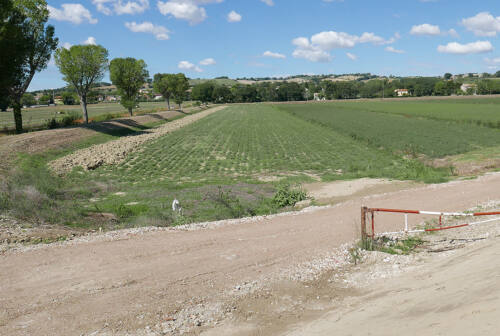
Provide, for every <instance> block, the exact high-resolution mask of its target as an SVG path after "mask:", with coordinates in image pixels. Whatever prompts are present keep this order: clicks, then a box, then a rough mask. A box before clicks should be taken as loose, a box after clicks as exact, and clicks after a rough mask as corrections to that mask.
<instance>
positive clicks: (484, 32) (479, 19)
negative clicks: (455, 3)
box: [462, 12, 500, 36]
mask: <svg viewBox="0 0 500 336" xmlns="http://www.w3.org/2000/svg"><path fill="white" fill-rule="evenodd" d="M462 24H463V25H464V26H465V28H467V30H469V31H472V32H473V33H474V34H476V35H477V36H496V35H497V33H499V32H500V16H498V17H494V16H493V15H491V14H490V13H489V12H481V13H479V14H477V15H476V16H473V17H470V18H466V19H463V20H462Z"/></svg>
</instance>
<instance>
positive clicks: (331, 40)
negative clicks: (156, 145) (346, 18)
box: [311, 31, 359, 50]
mask: <svg viewBox="0 0 500 336" xmlns="http://www.w3.org/2000/svg"><path fill="white" fill-rule="evenodd" d="M358 39H359V38H358V37H357V36H354V35H349V34H347V33H343V32H335V31H324V32H321V33H318V34H315V35H313V36H312V37H311V42H312V44H315V45H317V46H318V47H320V48H321V49H323V50H331V49H335V48H352V47H354V46H355V45H356V42H357V41H358Z"/></svg>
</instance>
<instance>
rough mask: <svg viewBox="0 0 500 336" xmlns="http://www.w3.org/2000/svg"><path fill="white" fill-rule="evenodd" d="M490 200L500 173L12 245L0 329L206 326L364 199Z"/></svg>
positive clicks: (383, 202) (389, 202)
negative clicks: (154, 228)
mask: <svg viewBox="0 0 500 336" xmlns="http://www.w3.org/2000/svg"><path fill="white" fill-rule="evenodd" d="M490 200H500V174H490V175H486V176H483V177H480V178H478V179H476V180H466V181H456V182H452V183H448V184H442V185H429V186H424V187H419V188H415V189H411V190H404V191H398V192H392V193H388V194H383V195H373V196H367V197H364V198H360V199H355V200H351V201H347V202H344V203H341V204H339V205H336V206H332V207H326V208H320V209H316V210H314V211H306V212H302V213H297V214H292V215H286V216H272V217H269V218H264V219H261V220H252V221H241V223H239V224H238V223H233V224H227V225H215V226H213V227H212V228H209V229H204V230H190V231H163V232H151V233H142V234H126V232H123V233H117V235H118V238H115V239H112V240H106V239H96V240H91V241H89V242H82V243H68V244H62V245H55V246H50V247H46V248H40V249H35V250H29V251H24V252H22V251H17V252H16V251H13V252H6V253H4V254H3V255H1V256H0V265H1V272H0V307H1V308H0V334H2V335H76V334H78V335H79V334H91V333H94V332H96V334H99V335H108V334H113V335H116V334H118V335H122V334H123V335H125V334H130V335H137V334H140V335H142V334H144V335H146V334H150V335H156V334H162V333H168V332H169V331H170V329H168V330H167V329H165V328H164V327H163V326H162V323H163V324H164V322H165V321H173V320H174V319H177V321H180V319H181V316H182V312H184V311H189V310H187V309H188V308H190V307H191V308H192V310H190V311H191V312H193V313H191V315H188V316H184V318H185V319H187V320H189V323H191V324H192V325H194V326H196V325H198V326H199V328H204V327H205V326H206V325H209V324H210V321H212V322H213V321H214V320H213V319H215V317H214V316H216V315H217V314H218V313H220V312H221V311H220V310H227V307H226V306H224V303H225V302H231V300H234V295H233V297H231V293H233V292H234V290H235V288H236V289H237V290H240V288H241V287H243V289H244V286H245V284H251V283H253V281H257V282H259V281H268V280H266V279H272V278H273V276H274V275H276V274H278V273H281V272H283V270H286V269H289V268H293V267H294V266H295V265H297V264H300V263H304V262H307V261H310V260H313V259H317V258H321V257H324V256H325V255H328V254H329V253H330V252H331V251H332V250H333V249H334V248H336V247H339V246H340V245H341V244H343V243H345V242H349V241H351V240H353V239H355V238H356V237H357V234H358V233H357V232H358V226H359V225H358V223H359V213H360V206H361V205H368V206H372V207H396V208H417V209H429V210H444V211H459V210H464V209H467V208H471V207H474V206H476V205H478V204H481V203H485V202H488V201H490ZM382 219H383V220H382ZM379 223H380V224H381V225H380V226H378V227H377V229H378V230H381V231H385V230H394V229H400V228H401V225H402V219H401V218H400V217H397V216H396V217H392V218H389V217H387V218H381V220H380V221H379ZM413 224H415V223H413ZM209 227H210V226H209ZM495 274H497V273H495ZM235 286H236V287H235ZM200 316H203V319H201V318H200ZM207 316H208V317H207ZM212 318H213V319H212ZM179 323H180V322H179ZM162 328H164V329H163V330H162ZM176 330H177V331H179V329H176ZM193 332H194V333H197V331H196V329H194V331H193Z"/></svg>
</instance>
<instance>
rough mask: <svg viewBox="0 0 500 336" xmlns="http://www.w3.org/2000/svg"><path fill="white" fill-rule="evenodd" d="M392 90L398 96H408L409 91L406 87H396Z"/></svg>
mask: <svg viewBox="0 0 500 336" xmlns="http://www.w3.org/2000/svg"><path fill="white" fill-rule="evenodd" d="M394 92H395V93H396V94H397V95H398V97H404V96H409V95H410V92H409V91H408V89H396V90H394Z"/></svg>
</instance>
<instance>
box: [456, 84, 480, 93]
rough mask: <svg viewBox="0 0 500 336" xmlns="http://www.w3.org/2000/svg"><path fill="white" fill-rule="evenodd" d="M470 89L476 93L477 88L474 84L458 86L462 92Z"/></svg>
mask: <svg viewBox="0 0 500 336" xmlns="http://www.w3.org/2000/svg"><path fill="white" fill-rule="evenodd" d="M469 89H470V90H473V92H474V94H476V90H477V85H476V84H466V83H464V84H462V86H460V90H462V92H465V93H467V91H469Z"/></svg>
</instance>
